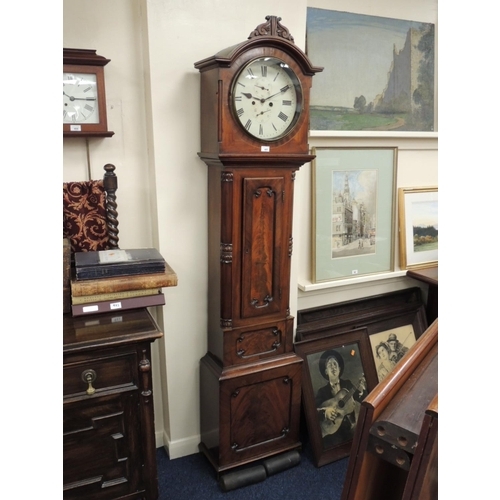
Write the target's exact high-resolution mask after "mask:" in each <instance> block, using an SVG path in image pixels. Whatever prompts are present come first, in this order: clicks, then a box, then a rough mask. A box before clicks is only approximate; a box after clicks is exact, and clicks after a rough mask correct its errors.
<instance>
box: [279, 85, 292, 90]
mask: <svg viewBox="0 0 500 500" xmlns="http://www.w3.org/2000/svg"><path fill="white" fill-rule="evenodd" d="M289 88H290V85H285V86H284V87H283V88H282V89H280V92H286V91H287V90H288V89H289Z"/></svg>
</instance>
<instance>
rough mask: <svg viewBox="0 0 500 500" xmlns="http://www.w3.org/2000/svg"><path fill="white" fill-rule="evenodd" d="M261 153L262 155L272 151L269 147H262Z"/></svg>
mask: <svg viewBox="0 0 500 500" xmlns="http://www.w3.org/2000/svg"><path fill="white" fill-rule="evenodd" d="M260 151H261V153H269V151H271V148H270V147H269V146H261V147H260Z"/></svg>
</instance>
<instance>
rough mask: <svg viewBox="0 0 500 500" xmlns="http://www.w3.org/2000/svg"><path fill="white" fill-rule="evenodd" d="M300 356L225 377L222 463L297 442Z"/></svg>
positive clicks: (244, 458) (247, 457) (289, 445)
mask: <svg viewBox="0 0 500 500" xmlns="http://www.w3.org/2000/svg"><path fill="white" fill-rule="evenodd" d="M300 378H301V360H297V361H295V360H294V361H292V363H291V364H289V365H286V366H281V367H277V368H274V369H271V370H268V371H264V372H255V373H252V374H247V375H246V376H243V377H237V378H235V379H232V380H226V381H224V382H223V383H222V384H223V388H222V393H221V400H222V406H221V408H222V413H221V424H222V425H221V428H222V429H225V431H223V432H222V435H221V449H220V454H221V457H220V458H221V465H223V464H225V463H232V462H234V463H237V462H239V461H245V460H247V459H249V458H252V457H255V456H259V455H261V454H265V453H268V452H269V451H271V450H280V449H282V450H285V449H287V448H290V447H291V446H292V445H296V443H297V442H298V433H299V411H298V408H300V397H301V388H300V383H301V380H300Z"/></svg>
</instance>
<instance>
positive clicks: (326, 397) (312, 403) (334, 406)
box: [294, 327, 377, 467]
mask: <svg viewBox="0 0 500 500" xmlns="http://www.w3.org/2000/svg"><path fill="white" fill-rule="evenodd" d="M294 348H295V352H296V353H297V354H298V355H299V356H301V357H302V359H303V360H304V365H303V382H302V399H303V405H304V412H305V417H306V423H307V430H308V434H309V438H310V440H311V446H312V450H313V457H314V462H315V465H316V466H317V467H321V466H323V465H325V464H328V463H330V462H333V461H334V460H339V459H341V458H344V457H346V456H348V455H349V453H350V451H351V445H352V440H353V438H354V431H355V428H356V424H357V421H358V414H359V410H360V403H361V401H363V399H364V398H365V397H366V396H367V395H368V393H369V392H370V391H371V390H373V388H374V387H375V385H376V384H377V372H376V369H375V363H374V360H373V357H372V356H371V352H370V341H369V339H368V331H367V328H366V327H362V328H355V329H351V330H347V331H345V332H339V333H333V334H332V335H329V336H325V337H321V338H318V339H309V340H303V341H298V342H295V345H294Z"/></svg>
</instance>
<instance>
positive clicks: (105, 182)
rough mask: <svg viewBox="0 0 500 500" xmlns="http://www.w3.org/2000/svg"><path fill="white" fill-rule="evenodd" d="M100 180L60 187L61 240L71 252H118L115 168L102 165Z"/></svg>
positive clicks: (116, 180) (66, 184) (67, 183)
mask: <svg viewBox="0 0 500 500" xmlns="http://www.w3.org/2000/svg"><path fill="white" fill-rule="evenodd" d="M104 170H105V174H104V176H103V178H102V179H100V180H89V181H82V182H64V183H63V219H64V221H63V237H64V238H68V239H69V241H70V244H71V252H72V253H74V252H88V251H98V250H110V249H113V248H118V212H117V210H116V208H117V204H116V190H117V189H118V178H117V176H116V174H115V166H114V165H111V164H109V163H108V164H107V165H104Z"/></svg>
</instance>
